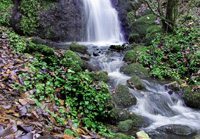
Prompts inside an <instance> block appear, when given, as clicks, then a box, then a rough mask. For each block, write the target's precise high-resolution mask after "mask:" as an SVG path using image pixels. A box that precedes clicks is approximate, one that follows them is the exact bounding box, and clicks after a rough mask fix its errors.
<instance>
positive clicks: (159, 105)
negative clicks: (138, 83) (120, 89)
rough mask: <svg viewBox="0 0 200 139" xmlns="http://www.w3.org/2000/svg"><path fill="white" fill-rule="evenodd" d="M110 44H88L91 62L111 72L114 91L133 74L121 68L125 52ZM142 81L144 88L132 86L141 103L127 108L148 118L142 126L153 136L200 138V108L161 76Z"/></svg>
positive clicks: (111, 85) (164, 138)
mask: <svg viewBox="0 0 200 139" xmlns="http://www.w3.org/2000/svg"><path fill="white" fill-rule="evenodd" d="M109 46H110V45H105V44H100V45H97V44H87V47H88V48H89V49H88V50H89V53H90V54H91V59H90V64H92V65H94V66H98V67H100V69H101V70H104V71H107V72H108V76H109V77H110V82H109V83H108V85H109V86H110V88H111V91H112V89H113V88H114V87H116V86H117V85H118V84H123V85H126V82H127V80H128V79H130V78H131V77H130V76H127V75H125V74H123V73H121V72H120V67H121V66H122V65H123V64H124V61H123V57H124V53H125V52H116V51H111V50H109ZM94 54H95V56H94ZM142 82H143V83H144V84H145V85H146V89H145V90H144V91H142V92H138V91H135V90H133V89H131V88H129V89H130V91H131V92H132V93H133V94H134V95H135V96H136V98H137V104H136V105H134V106H132V107H129V108H127V110H129V111H131V112H133V113H136V114H138V115H141V116H143V117H145V118H147V119H148V121H149V125H148V126H147V127H143V128H141V130H145V132H147V133H148V134H149V135H150V137H151V138H153V139H154V138H155V139H161V138H162V139H174V138H176V139H191V138H194V139H198V138H199V136H198V135H197V134H198V133H199V131H200V111H198V110H195V109H191V108H189V107H187V106H185V104H184V101H183V100H182V98H181V97H180V95H178V94H177V93H176V92H173V93H172V94H169V93H168V90H167V89H166V87H165V84H161V83H159V81H158V80H155V79H151V78H148V79H143V80H142ZM128 134H131V133H130V132H129V133H128ZM197 136H198V137H197Z"/></svg>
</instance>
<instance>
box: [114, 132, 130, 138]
mask: <svg viewBox="0 0 200 139" xmlns="http://www.w3.org/2000/svg"><path fill="white" fill-rule="evenodd" d="M114 138H115V139H129V138H130V137H128V136H127V135H125V134H123V133H116V134H114Z"/></svg>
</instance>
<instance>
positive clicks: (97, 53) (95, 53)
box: [93, 51, 101, 56]
mask: <svg viewBox="0 0 200 139" xmlns="http://www.w3.org/2000/svg"><path fill="white" fill-rule="evenodd" d="M100 53H101V52H100V51H98V52H97V51H96V52H93V56H99V55H100Z"/></svg>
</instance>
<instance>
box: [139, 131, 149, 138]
mask: <svg viewBox="0 0 200 139" xmlns="http://www.w3.org/2000/svg"><path fill="white" fill-rule="evenodd" d="M136 135H137V137H138V139H150V138H149V135H148V134H147V133H145V132H144V131H143V130H142V131H140V132H137V133H136Z"/></svg>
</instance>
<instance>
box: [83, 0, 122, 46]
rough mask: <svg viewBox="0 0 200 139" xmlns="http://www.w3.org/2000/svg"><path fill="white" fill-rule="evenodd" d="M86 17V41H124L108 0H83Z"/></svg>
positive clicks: (115, 15)
mask: <svg viewBox="0 0 200 139" xmlns="http://www.w3.org/2000/svg"><path fill="white" fill-rule="evenodd" d="M83 3H84V8H85V16H86V19H87V28H86V30H87V31H86V32H87V33H86V34H87V36H86V41H87V42H114V43H119V42H122V41H124V38H123V34H122V33H121V31H120V23H119V20H118V14H117V11H116V10H115V8H113V7H112V4H111V2H110V0H83Z"/></svg>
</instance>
